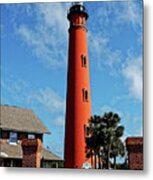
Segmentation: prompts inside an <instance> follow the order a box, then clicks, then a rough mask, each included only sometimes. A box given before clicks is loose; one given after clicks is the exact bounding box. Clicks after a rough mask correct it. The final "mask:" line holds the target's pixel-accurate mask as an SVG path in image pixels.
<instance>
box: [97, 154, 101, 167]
mask: <svg viewBox="0 0 153 180" xmlns="http://www.w3.org/2000/svg"><path fill="white" fill-rule="evenodd" d="M98 168H99V169H101V159H100V152H99V153H98Z"/></svg>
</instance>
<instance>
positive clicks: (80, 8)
mask: <svg viewBox="0 0 153 180" xmlns="http://www.w3.org/2000/svg"><path fill="white" fill-rule="evenodd" d="M76 13H77V14H78V13H81V14H84V15H85V18H86V19H88V13H87V10H86V8H85V6H84V5H83V2H74V3H72V6H71V7H70V9H69V12H68V15H67V18H68V19H69V20H70V17H71V15H73V14H76Z"/></svg>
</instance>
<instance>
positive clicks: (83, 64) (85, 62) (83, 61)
mask: <svg viewBox="0 0 153 180" xmlns="http://www.w3.org/2000/svg"><path fill="white" fill-rule="evenodd" d="M81 62H82V67H87V59H86V56H85V55H83V54H82V55H81Z"/></svg>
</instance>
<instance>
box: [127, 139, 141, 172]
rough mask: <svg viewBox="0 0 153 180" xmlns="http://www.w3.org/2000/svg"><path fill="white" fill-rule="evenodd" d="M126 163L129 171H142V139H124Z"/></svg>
mask: <svg viewBox="0 0 153 180" xmlns="http://www.w3.org/2000/svg"><path fill="white" fill-rule="evenodd" d="M126 148H127V151H128V163H129V169H131V170H143V138H142V137H128V138H127V139H126Z"/></svg>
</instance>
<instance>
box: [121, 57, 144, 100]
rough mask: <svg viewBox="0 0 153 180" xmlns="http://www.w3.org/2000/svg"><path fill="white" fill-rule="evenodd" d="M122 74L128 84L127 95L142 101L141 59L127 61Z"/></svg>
mask: <svg viewBox="0 0 153 180" xmlns="http://www.w3.org/2000/svg"><path fill="white" fill-rule="evenodd" d="M122 74H123V76H124V78H125V80H126V83H127V84H128V90H129V95H130V96H131V97H133V98H135V99H136V100H140V101H142V91H143V90H142V88H143V80H142V59H141V57H137V58H132V59H130V60H129V59H128V60H127V63H125V64H124V66H123V69H122Z"/></svg>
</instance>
